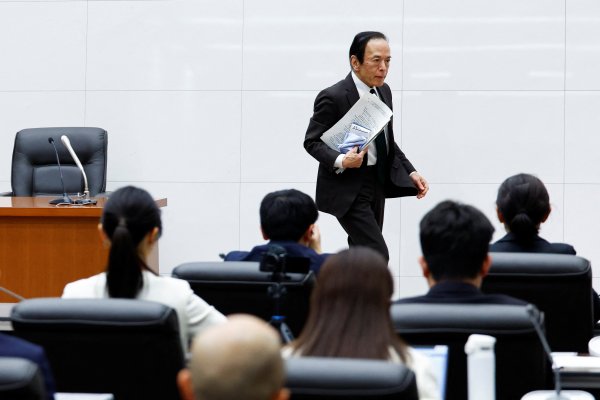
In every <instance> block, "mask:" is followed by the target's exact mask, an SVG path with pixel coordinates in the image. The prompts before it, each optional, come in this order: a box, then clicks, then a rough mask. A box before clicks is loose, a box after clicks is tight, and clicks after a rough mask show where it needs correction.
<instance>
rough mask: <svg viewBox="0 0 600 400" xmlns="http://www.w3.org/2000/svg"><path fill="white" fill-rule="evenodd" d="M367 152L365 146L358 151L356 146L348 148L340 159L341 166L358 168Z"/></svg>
mask: <svg viewBox="0 0 600 400" xmlns="http://www.w3.org/2000/svg"><path fill="white" fill-rule="evenodd" d="M365 154H367V148H364V149H363V150H362V151H361V152H360V153H359V152H358V146H356V147H355V148H353V149H352V150H350V151H349V152H347V153H346V154H345V155H344V159H343V160H342V167H343V168H360V166H361V165H362V162H363V157H364V156H365Z"/></svg>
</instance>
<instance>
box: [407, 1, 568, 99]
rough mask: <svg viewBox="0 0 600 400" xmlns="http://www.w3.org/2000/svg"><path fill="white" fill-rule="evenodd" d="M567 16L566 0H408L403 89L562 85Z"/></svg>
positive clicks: (553, 87) (533, 88)
mask: <svg viewBox="0 0 600 400" xmlns="http://www.w3.org/2000/svg"><path fill="white" fill-rule="evenodd" d="M564 19H565V4H564V0H529V1H520V0H508V1H502V2H489V1H479V0H432V1H420V0H406V1H405V7H404V24H405V25H404V89H407V90H481V89H484V90H525V89H526V90H540V89H562V88H563V85H564V48H565V43H564Z"/></svg>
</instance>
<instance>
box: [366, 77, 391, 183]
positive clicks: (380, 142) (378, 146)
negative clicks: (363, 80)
mask: <svg viewBox="0 0 600 400" xmlns="http://www.w3.org/2000/svg"><path fill="white" fill-rule="evenodd" d="M370 92H371V94H374V95H375V96H377V93H375V89H371V91H370ZM375 150H377V179H378V180H379V182H380V183H382V184H385V178H386V176H387V146H386V145H385V131H384V132H381V133H380V134H379V136H377V138H375Z"/></svg>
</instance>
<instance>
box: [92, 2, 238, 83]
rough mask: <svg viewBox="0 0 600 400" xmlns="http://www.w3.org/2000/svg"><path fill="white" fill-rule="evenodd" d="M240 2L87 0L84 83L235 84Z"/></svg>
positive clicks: (236, 81)
mask: <svg viewBox="0 0 600 400" xmlns="http://www.w3.org/2000/svg"><path fill="white" fill-rule="evenodd" d="M241 17H242V3H241V2H240V1H235V0H222V1H208V0H202V1H201V0H176V1H165V2H162V1H161V2H157V1H106V2H90V3H89V28H88V30H89V33H88V67H87V83H88V89H92V90H97V89H100V90H173V89H176V90H202V89H211V90H215V89H216V90H239V89H240V88H241V73H242V62H241V61H242V59H241V57H242V47H241V44H242V19H241Z"/></svg>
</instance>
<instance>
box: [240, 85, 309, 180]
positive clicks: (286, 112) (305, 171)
mask: <svg viewBox="0 0 600 400" xmlns="http://www.w3.org/2000/svg"><path fill="white" fill-rule="evenodd" d="M315 96H316V93H315V92H310V91H308V92H296V91H264V92H263V91H245V92H243V97H242V118H243V127H242V138H241V149H242V158H241V163H242V169H241V174H242V180H243V181H244V182H247V181H249V182H256V181H260V182H282V181H283V182H314V181H315V180H316V178H317V168H318V163H317V161H316V160H315V159H314V158H312V157H311V156H310V155H309V154H308V153H307V152H306V151H305V150H304V147H303V145H302V143H303V141H304V135H305V133H306V128H307V127H308V121H309V118H310V116H311V115H312V102H313V101H314V98H315Z"/></svg>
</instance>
